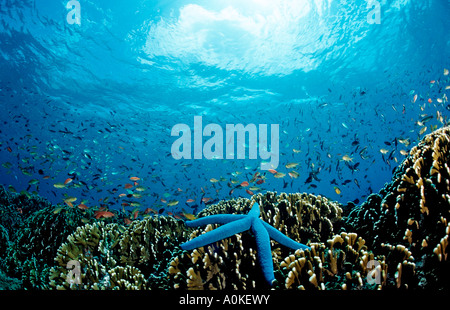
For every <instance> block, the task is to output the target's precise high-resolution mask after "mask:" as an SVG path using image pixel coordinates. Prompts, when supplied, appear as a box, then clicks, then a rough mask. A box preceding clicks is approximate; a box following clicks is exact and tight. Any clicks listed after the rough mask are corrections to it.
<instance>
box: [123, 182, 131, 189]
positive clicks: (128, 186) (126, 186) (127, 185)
mask: <svg viewBox="0 0 450 310" xmlns="http://www.w3.org/2000/svg"><path fill="white" fill-rule="evenodd" d="M124 187H125V189H129V188H132V187H133V184H130V183H126V184H125V186H124Z"/></svg>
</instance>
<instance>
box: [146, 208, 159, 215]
mask: <svg viewBox="0 0 450 310" xmlns="http://www.w3.org/2000/svg"><path fill="white" fill-rule="evenodd" d="M150 212H152V213H154V214H157V213H158V211H156V210H153V209H152V208H147V209H145V211H144V214H149V213H150Z"/></svg>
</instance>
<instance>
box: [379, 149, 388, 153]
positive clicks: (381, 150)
mask: <svg viewBox="0 0 450 310" xmlns="http://www.w3.org/2000/svg"><path fill="white" fill-rule="evenodd" d="M380 152H381V154H387V153H388V152H389V150H386V149H380Z"/></svg>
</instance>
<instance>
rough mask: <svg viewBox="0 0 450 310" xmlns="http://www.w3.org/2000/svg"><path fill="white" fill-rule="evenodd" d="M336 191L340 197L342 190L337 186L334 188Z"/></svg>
mask: <svg viewBox="0 0 450 310" xmlns="http://www.w3.org/2000/svg"><path fill="white" fill-rule="evenodd" d="M334 191H335V192H336V194H338V195H340V194H341V190H340V189H339V187H337V186H335V187H334Z"/></svg>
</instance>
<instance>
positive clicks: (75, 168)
mask: <svg viewBox="0 0 450 310" xmlns="http://www.w3.org/2000/svg"><path fill="white" fill-rule="evenodd" d="M68 2H69V1H47V0H36V1H14V0H10V1H6V0H1V1H0V21H1V23H0V106H1V113H0V163H1V164H2V166H0V184H3V185H5V186H12V188H14V189H15V190H16V191H18V192H20V191H23V190H26V191H28V192H36V193H38V194H39V195H41V196H43V197H45V198H47V199H49V200H50V201H51V202H53V203H55V204H56V203H62V202H63V199H65V198H66V197H67V196H72V197H76V198H77V201H76V202H75V203H74V204H78V203H80V202H82V201H83V202H84V203H85V204H86V205H87V206H88V207H94V206H101V205H103V206H107V207H109V208H116V209H119V208H121V203H123V202H124V201H125V202H127V203H131V202H139V203H140V208H141V210H144V209H145V208H147V207H150V208H154V209H155V210H161V212H163V211H164V212H168V211H170V212H174V213H176V212H179V211H181V210H184V211H186V212H189V213H195V212H196V211H199V210H200V209H202V208H204V207H205V203H204V202H202V201H201V199H202V198H205V197H206V198H211V199H210V200H209V201H208V203H211V202H215V201H217V200H222V199H229V198H231V197H247V198H249V197H250V194H248V193H247V192H246V191H245V189H248V188H249V187H251V186H257V187H259V189H254V190H252V191H253V192H254V193H258V192H265V191H277V192H308V193H313V194H320V195H323V196H326V197H328V198H330V199H332V200H336V201H339V202H341V203H346V202H348V201H355V202H356V203H361V202H362V201H364V199H365V197H367V195H369V194H370V193H372V192H378V191H379V190H380V189H381V188H382V187H383V186H384V184H385V183H386V182H389V181H390V178H391V176H392V171H393V170H394V169H395V167H396V166H397V165H398V164H400V162H401V160H402V159H403V158H404V155H402V154H401V153H400V151H401V150H404V151H409V150H410V149H411V148H412V147H413V146H414V145H416V144H417V143H418V141H419V139H420V138H421V137H423V135H425V134H427V133H430V132H431V129H432V128H431V126H436V125H437V127H438V128H439V127H441V126H443V125H444V124H445V123H446V122H447V118H448V116H449V113H450V112H449V107H448V102H447V100H446V98H444V99H442V98H443V94H445V93H446V94H449V93H450V91H449V90H445V87H446V86H447V85H450V82H449V76H448V75H444V69H450V35H449V29H450V19H449V18H448V16H450V15H449V13H450V1H444V0H434V1H433V0H429V1H423V0H395V1H372V2H373V3H372V5H371V6H368V2H367V1H333V0H328V1H320V0H316V1H307V0H297V1H269V0H259V1H256V0H253V1H250V0H249V1H245V2H244V1H219V0H217V1H211V0H209V1H135V0H130V1H120V4H118V3H119V1H105V0H96V1H88V0H79V4H80V12H79V13H80V14H79V17H80V19H79V20H80V24H76V23H74V24H71V23H69V22H68V18H67V15H68V14H69V13H70V11H71V10H70V9H67V8H66V4H67V3H68ZM243 2H244V4H243ZM377 7H379V11H378V10H377ZM69 15H70V16H69V17H71V16H72V15H71V14H69ZM73 16H75V15H73ZM377 18H378V19H379V20H378V21H377ZM378 22H379V23H378ZM432 81H434V82H432ZM415 95H417V99H416V100H415V101H414V97H415ZM438 98H441V100H440V101H441V102H438V101H437V99H438ZM429 99H431V103H430V102H429V101H428V100H429ZM437 113H440V114H439V115H440V116H442V118H440V119H439V115H437ZM194 116H202V119H203V126H206V125H207V124H212V123H215V124H218V125H220V126H221V127H222V128H224V129H225V127H226V124H243V125H247V124H255V125H259V124H268V125H270V124H279V129H280V134H279V140H280V143H279V145H280V152H279V165H278V167H276V170H277V171H278V172H280V173H285V174H286V175H285V176H284V177H281V178H275V177H274V175H273V174H272V173H271V172H268V171H263V170H260V169H259V165H260V163H261V159H260V158H257V159H249V158H248V155H247V157H246V159H245V160H242V159H234V160H227V159H215V160H207V159H196V160H194V159H182V160H175V159H174V158H173V157H172V155H171V146H172V143H173V142H174V141H175V140H176V137H172V136H171V129H172V127H173V126H175V125H176V124H180V123H183V124H187V125H189V126H190V127H191V128H193V123H194ZM427 116H432V117H433V118H432V119H431V120H429V121H427V122H425V123H424V124H422V123H420V121H422V120H423V119H426V117H427ZM424 127H426V128H427V129H426V131H425V132H423V133H422V134H420V132H421V130H422V128H424ZM402 139H405V140H406V139H409V140H408V141H409V142H410V144H409V145H405V144H404V143H400V142H399V140H402ZM206 140H207V138H206V137H205V138H203V142H205V141H206ZM402 141H403V140H402ZM294 150H295V151H294ZM380 150H382V151H383V152H385V153H386V154H383V153H382V152H381V151H380ZM345 155H347V156H348V157H350V158H351V161H348V165H347V164H346V162H345V161H344V160H343V157H344V156H345ZM293 162H294V163H298V166H296V167H294V168H289V169H288V168H286V167H285V165H286V164H287V163H293ZM351 167H353V169H350V168H351ZM291 171H296V172H297V173H298V174H299V176H298V178H292V177H291V176H290V175H289V174H288V172H291ZM313 171H315V172H317V174H316V178H311V177H310V176H311V172H313ZM255 173H260V175H261V176H264V178H265V182H264V183H263V184H256V182H250V183H251V184H250V185H249V187H245V188H244V187H237V188H236V186H237V185H238V184H240V183H241V182H243V181H251V179H252V177H253V176H254V175H255ZM132 176H135V177H139V178H140V180H139V181H138V183H139V185H140V186H144V187H145V190H144V191H142V192H137V191H136V186H134V187H133V188H131V189H129V190H127V189H125V188H124V186H125V184H126V183H131V184H132V185H135V184H134V183H133V181H130V180H129V178H130V177H132ZM69 177H70V178H72V179H73V181H72V182H71V183H69V184H67V186H66V188H55V187H54V184H55V183H58V182H64V181H65V180H66V179H67V178H69ZM213 178H214V179H216V180H219V182H215V183H213V182H211V179H213ZM308 179H309V180H308ZM32 180H33V181H32ZM30 181H31V183H30ZM232 181H233V182H234V183H233V182H232ZM336 187H337V188H338V189H339V190H340V193H339V190H337V189H336ZM233 188H235V190H234V191H233V192H232V193H230V192H231V190H232V189H233ZM131 193H139V194H141V195H142V197H141V198H136V197H133V198H127V197H119V194H131ZM338 193H339V194H338ZM187 199H193V200H194V202H192V203H186V200H187ZM174 200H177V201H179V203H178V205H176V206H167V203H168V202H170V201H174ZM133 208H134V206H126V209H133Z"/></svg>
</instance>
